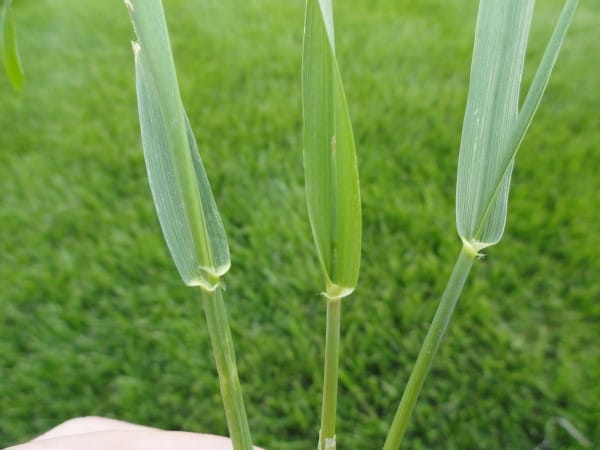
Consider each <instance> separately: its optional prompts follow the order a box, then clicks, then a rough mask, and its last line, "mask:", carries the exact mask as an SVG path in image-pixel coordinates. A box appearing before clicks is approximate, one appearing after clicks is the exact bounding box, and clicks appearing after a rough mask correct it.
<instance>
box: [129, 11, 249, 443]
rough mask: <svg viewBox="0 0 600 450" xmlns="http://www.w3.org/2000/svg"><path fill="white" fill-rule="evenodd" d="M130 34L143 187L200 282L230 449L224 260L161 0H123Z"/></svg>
mask: <svg viewBox="0 0 600 450" xmlns="http://www.w3.org/2000/svg"><path fill="white" fill-rule="evenodd" d="M125 4H126V6H127V9H128V10H129V13H130V14H131V17H132V19H133V25H134V28H135V33H136V36H137V39H138V40H137V42H134V43H133V52H134V56H135V69H136V86H137V98H138V111H139V116H140V125H141V130H142V144H143V148H144V159H145V161H146V170H147V172H148V179H149V182H150V189H151V191H152V196H153V199H154V204H155V206H156V212H157V214H158V218H159V221H160V224H161V228H162V231H163V235H164V237H165V240H166V242H167V245H168V247H169V250H170V252H171V256H172V257H173V260H174V261H175V265H176V266H177V269H178V270H179V274H180V275H181V278H182V279H183V281H184V282H185V284H186V285H188V286H192V287H199V288H200V289H201V291H202V295H203V298H204V303H205V314H206V322H207V324H208V330H209V333H210V338H211V342H212V347H213V352H214V354H215V359H216V363H217V372H218V374H219V381H220V385H221V395H222V397H223V405H224V407H225V415H226V416H227V423H228V425H229V432H230V436H231V439H232V442H233V447H234V449H235V450H251V449H252V438H251V436H250V429H249V427H248V418H247V417H246V410H245V406H244V399H243V396H242V389H241V386H240V381H239V377H238V372H237V365H236V360H235V351H234V348H233V339H232V337H231V330H230V327H229V321H228V319H227V312H226V309H225V303H224V301H223V293H222V290H223V287H222V285H221V277H222V276H223V275H224V274H225V273H226V272H227V271H228V270H229V267H230V265H231V262H230V257H229V245H228V243H227V237H226V235H225V230H224V228H223V224H222V222H221V217H220V216H219V212H218V210H217V206H216V204H215V200H214V197H213V194H212V191H211V188H210V185H209V182H208V178H207V176H206V172H205V170H204V166H203V164H202V160H201V159H200V154H199V153H198V148H197V145H196V139H195V137H194V133H193V131H192V129H191V127H190V123H189V120H188V118H187V115H186V113H185V110H184V108H183V103H182V101H181V97H180V94H179V85H178V82H177V75H176V73H175V63H174V61H173V56H172V54H171V45H170V40H169V35H168V31H167V24H166V20H165V17H164V11H163V6H162V1H161V0H141V1H137V0H126V1H125Z"/></svg>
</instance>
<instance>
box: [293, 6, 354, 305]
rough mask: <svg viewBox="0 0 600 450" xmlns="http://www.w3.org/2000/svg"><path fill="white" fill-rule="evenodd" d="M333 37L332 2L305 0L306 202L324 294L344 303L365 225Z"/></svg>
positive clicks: (303, 74) (303, 77) (304, 136)
mask: <svg viewBox="0 0 600 450" xmlns="http://www.w3.org/2000/svg"><path fill="white" fill-rule="evenodd" d="M333 34H334V30H333V11H332V4H331V0H307V5H306V18H305V29H304V45H303V58H302V100H303V102H302V104H303V119H304V130H303V138H304V174H305V179H306V197H307V203H308V213H309V217H310V223H311V227H312V232H313V236H314V239H315V242H316V246H317V253H318V255H319V261H320V264H321V267H322V269H323V272H324V275H325V279H326V284H327V287H326V292H325V294H326V295H327V296H329V297H332V298H341V297H344V296H347V295H349V294H350V293H351V292H352V291H353V290H354V288H355V287H356V283H357V280H358V272H359V266H360V251H361V235H362V224H361V206H360V192H359V182H358V168H357V162H356V150H355V145H354V136H353V134H352V125H351V122H350V114H349V112H348V106H347V103H346V97H345V93H344V87H343V83H342V78H341V74H340V71H339V67H338V63H337V59H336V56H335V44H334V40H333Z"/></svg>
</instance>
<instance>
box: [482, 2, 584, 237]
mask: <svg viewBox="0 0 600 450" xmlns="http://www.w3.org/2000/svg"><path fill="white" fill-rule="evenodd" d="M577 4H578V0H567V2H566V3H565V5H564V7H563V10H562V12H561V14H560V17H559V19H558V22H557V24H556V27H555V28H554V32H553V33H552V37H551V38H550V41H549V42H548V46H547V47H546V51H545V52H544V56H543V57H542V60H541V62H540V65H539V66H538V68H537V70H536V73H535V76H534V78H533V81H532V83H531V86H530V87H529V91H528V92H527V96H526V97H525V101H524V102H523V105H522V107H521V111H519V115H518V116H517V122H516V124H515V126H514V127H513V129H512V132H511V135H510V138H509V140H508V145H507V147H508V148H507V149H506V151H504V152H502V156H503V158H504V159H503V160H502V162H501V164H500V165H499V167H500V170H498V171H497V172H496V173H495V174H494V177H495V178H494V179H493V180H492V181H491V186H493V195H492V196H491V197H490V198H489V199H487V203H486V205H485V207H484V209H483V213H482V215H481V218H480V221H481V222H484V221H485V220H486V219H487V216H488V214H489V213H490V209H491V207H492V204H493V200H494V198H495V196H496V195H497V193H498V191H499V189H500V187H501V186H502V179H503V178H504V177H505V176H506V173H507V171H509V170H510V168H511V167H512V161H513V160H514V158H515V155H516V154H517V151H518V150H519V146H520V145H521V142H522V141H523V138H524V137H525V133H526V132H527V129H528V128H529V125H531V121H532V120H533V116H534V115H535V112H536V111H537V109H538V106H539V105H540V102H541V100H542V96H543V95H544V91H545V90H546V86H547V85H548V81H549V80H550V75H551V74H552V69H553V68H554V65H555V63H556V60H557V58H558V53H559V51H560V48H561V46H562V43H563V41H564V40H565V36H566V34H567V30H568V29H569V25H570V24H571V22H572V20H573V16H574V15H575V10H576V9H577ZM480 227H481V223H479V224H478V225H477V226H476V229H477V228H480Z"/></svg>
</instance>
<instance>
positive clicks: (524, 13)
mask: <svg viewBox="0 0 600 450" xmlns="http://www.w3.org/2000/svg"><path fill="white" fill-rule="evenodd" d="M533 6H534V2H533V0H524V1H520V0H509V1H506V2H496V1H494V0H482V1H481V3H480V7H479V13H478V18H477V30H476V33H475V48H474V50H473V62H472V65H471V82H470V87H469V96H468V100H467V108H466V112H465V119H464V126H463V135H462V141H461V149H460V156H459V167H458V181H457V201H456V220H457V226H458V231H459V234H460V236H461V238H462V239H463V241H464V242H466V243H468V244H469V245H470V246H471V247H472V248H473V249H474V250H475V251H479V250H481V249H482V248H485V247H487V246H490V245H493V244H495V243H497V242H498V241H499V240H500V239H501V238H502V234H503V233H504V227H505V224H506V212H507V204H508V194H509V188H510V178H511V174H512V168H513V164H514V157H515V155H516V153H517V150H518V148H519V145H520V144H521V142H522V140H523V137H524V135H525V132H526V131H527V128H528V127H529V125H530V123H531V120H532V119H533V116H534V114H535V112H536V110H537V107H538V106H539V103H540V101H541V98H542V95H543V93H544V90H545V88H546V85H547V84H548V80H549V78H550V74H551V72H552V68H553V67H554V63H555V62H556V58H557V56H558V52H559V50H560V47H561V44H562V42H563V40H564V37H565V34H566V32H567V29H568V27H569V24H570V23H571V20H572V18H573V14H574V12H575V8H576V7H577V0H567V2H566V4H565V6H564V8H563V11H562V13H561V16H560V18H559V20H558V23H557V25H556V27H555V30H554V33H553V35H552V37H551V39H550V42H549V44H548V47H547V49H546V52H545V53H544V56H543V58H542V61H541V63H540V65H539V67H538V70H537V71H536V74H535V77H534V80H533V83H532V85H531V88H530V90H529V92H528V94H527V97H526V99H525V102H524V103H523V107H522V109H521V111H520V112H518V101H519V90H520V87H521V78H522V73H523V65H524V60H525V50H526V47H527V36H528V34H529V28H530V26H531V17H532V13H533Z"/></svg>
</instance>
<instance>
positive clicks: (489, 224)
mask: <svg viewBox="0 0 600 450" xmlns="http://www.w3.org/2000/svg"><path fill="white" fill-rule="evenodd" d="M577 3H578V1H577V0H567V1H566V3H565V5H564V8H563V11H562V13H561V15H560V18H559V19H558V23H557V25H556V27H555V29H554V33H553V35H552V37H551V38H550V42H549V44H548V47H547V49H546V52H545V53H544V56H543V58H542V61H541V62H540V65H539V67H538V70H537V72H536V74H535V76H534V78H533V82H532V84H531V86H530V88H529V93H528V95H527V97H526V98H525V101H524V104H523V106H522V107H521V109H520V111H519V91H520V88H521V83H522V77H523V67H524V64H525V51H526V48H527V38H528V36H529V29H530V27H531V19H532V16H533V7H534V0H527V1H523V0H509V1H506V2H497V1H496V0H481V1H480V3H479V13H478V15H477V26H476V30H475V44H474V49H473V61H472V63H471V80H470V84H469V95H468V99H467V107H466V111H465V118H464V124H463V132H462V139H461V148H460V155H459V161H458V177H457V178H458V180H457V188H456V199H457V200H456V223H457V228H458V233H459V235H460V237H461V239H462V242H463V247H462V250H461V252H460V255H459V257H458V260H457V262H456V265H455V267H454V270H453V272H452V275H451V276H450V280H449V281H448V284H447V286H446V290H445V291H444V294H443V295H442V299H441V300H440V304H439V306H438V309H437V312H436V314H435V316H434V318H433V321H432V323H431V325H430V327H429V330H428V332H427V336H426V337H425V341H424V342H423V345H422V347H421V351H420V352H419V356H418V358H417V362H416V363H415V367H414V368H413V371H412V373H411V375H410V378H409V380H408V384H407V386H406V389H405V391H404V394H403V395H402V399H401V400H400V405H399V406H398V410H397V412H396V415H395V417H394V421H393V423H392V426H391V428H390V432H389V434H388V437H387V438H386V442H385V444H384V447H383V448H384V450H395V449H397V448H399V447H400V443H401V442H402V438H403V436H404V433H405V431H406V428H407V426H408V423H409V419H410V416H411V415H412V412H413V409H414V407H415V404H416V402H417V399H418V397H419V394H420V392H421V389H422V387H423V383H424V382H425V378H426V377H427V373H428V372H429V368H430V367H431V363H432V361H433V358H434V356H435V355H436V353H437V351H438V348H439V346H440V343H441V341H442V339H443V337H444V334H445V332H446V329H447V328H448V324H449V322H450V318H451V317H452V313H453V312H454V309H455V307H456V302H457V301H458V297H459V296H460V293H461V292H462V289H463V286H464V284H465V281H466V279H467V276H468V274H469V272H470V270H471V266H472V265H473V262H474V260H475V258H477V257H478V256H482V255H480V254H479V251H480V250H482V249H484V248H486V247H489V246H491V245H494V244H496V243H497V242H499V241H500V239H501V237H502V234H503V233H504V227H505V224H506V214H507V205H508V193H509V190H510V178H511V172H512V169H513V165H514V158H515V155H516V153H517V150H518V148H519V145H520V143H521V141H522V140H523V137H524V135H525V132H526V131H527V128H528V127H529V124H530V123H531V120H532V119H533V115H534V114H535V111H536V110H537V107H538V106H539V104H540V101H541V98H542V95H543V93H544V89H545V87H546V85H547V84H548V80H549V78H550V73H551V72H552V69H553V67H554V63H555V62H556V58H557V56H558V52H559V50H560V47H561V45H562V42H563V40H564V38H565V35H566V32H567V29H568V28H569V25H570V23H571V21H572V19H573V14H574V13H575V9H576V7H577Z"/></svg>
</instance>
